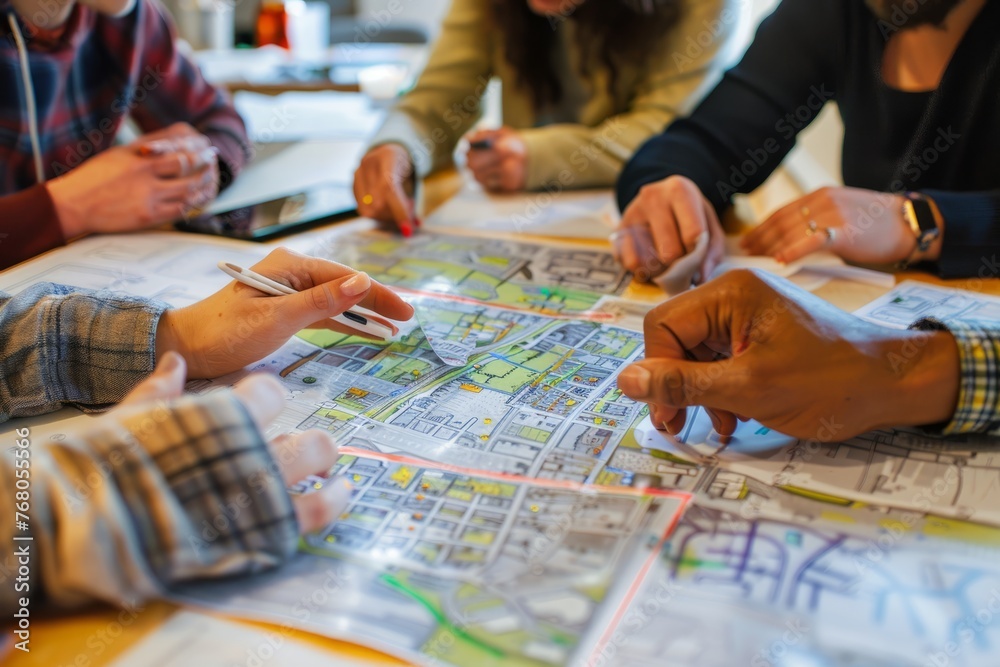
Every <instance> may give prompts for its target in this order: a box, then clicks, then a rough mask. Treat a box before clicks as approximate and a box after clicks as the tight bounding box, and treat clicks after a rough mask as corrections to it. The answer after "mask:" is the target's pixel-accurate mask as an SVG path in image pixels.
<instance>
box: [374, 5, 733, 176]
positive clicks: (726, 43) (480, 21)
mask: <svg viewBox="0 0 1000 667" xmlns="http://www.w3.org/2000/svg"><path fill="white" fill-rule="evenodd" d="M521 1H522V2H523V1H524V0H521ZM600 1H607V0H600ZM743 5H746V3H745V2H741V1H740V0H688V4H687V7H686V8H685V10H684V13H683V15H682V19H681V23H680V24H679V25H678V26H677V28H675V29H674V30H673V31H671V32H670V33H668V34H665V35H664V36H663V40H662V42H661V43H660V44H659V45H658V46H657V48H656V50H655V51H654V52H652V53H650V56H649V59H648V60H647V61H646V62H645V63H643V66H642V67H622V68H619V72H618V76H617V80H616V81H615V82H614V86H613V90H614V93H613V94H611V93H610V92H609V88H608V77H609V75H610V72H609V71H608V69H607V68H605V67H603V66H602V65H600V63H599V61H598V62H595V63H594V65H593V66H592V67H591V68H590V74H589V75H588V76H587V77H583V76H582V75H581V74H580V69H581V68H580V63H581V59H582V58H584V57H586V56H585V54H584V53H583V52H582V51H581V49H579V48H578V47H577V41H576V38H575V34H574V31H575V29H576V26H575V25H574V22H573V20H572V18H571V17H570V18H569V19H567V20H563V21H561V22H560V23H558V27H557V28H556V32H557V37H558V38H559V40H560V44H562V45H563V47H562V48H561V49H560V53H559V57H557V59H556V62H555V66H556V69H557V71H558V72H559V74H560V76H561V78H562V80H563V82H564V90H565V93H566V94H565V95H564V99H563V102H562V103H561V104H560V105H559V106H558V107H556V108H554V109H547V110H546V111H545V113H544V116H545V117H539V114H538V113H536V110H535V108H534V104H533V102H532V97H531V93H530V91H528V90H527V89H525V88H523V87H522V86H519V85H518V81H517V73H516V72H515V71H514V69H513V68H512V67H511V66H510V64H509V63H508V61H507V58H506V55H505V52H504V39H503V36H502V35H500V34H498V30H497V26H496V24H495V21H494V20H493V16H492V10H491V5H490V3H489V2H488V1H487V0H453V2H452V6H451V9H450V10H449V12H448V15H447V16H446V18H445V20H444V25H443V27H442V31H441V36H440V38H439V39H438V41H437V43H436V44H435V45H434V48H433V51H432V53H431V56H430V58H429V60H428V63H427V67H426V69H425V70H424V72H423V74H422V75H421V77H420V79H419V80H418V82H417V84H416V86H415V88H414V89H413V90H412V91H410V92H409V93H408V94H406V95H405V96H404V97H402V98H401V99H400V100H399V102H398V103H397V104H396V106H395V108H394V109H393V111H392V112H391V113H390V114H389V117H388V118H387V120H386V122H385V124H384V125H383V127H382V128H381V130H380V131H379V132H378V134H377V135H376V137H375V139H374V141H373V142H372V145H373V146H374V145H380V144H386V143H399V144H402V145H403V146H405V147H406V148H407V149H408V150H409V152H410V155H411V156H412V158H413V161H414V164H415V166H416V170H417V174H418V175H419V176H421V177H423V176H426V175H427V174H428V173H430V172H432V171H434V170H436V169H438V168H440V167H442V166H446V165H448V164H450V163H451V158H452V154H453V152H454V149H455V145H456V144H457V143H458V141H459V139H461V137H462V136H463V135H464V134H465V133H466V132H468V131H469V130H470V129H472V127H473V126H474V125H475V124H476V122H477V121H478V119H479V117H480V115H481V109H480V102H481V98H482V95H483V93H484V92H485V90H486V86H487V84H488V83H489V81H490V79H491V78H492V77H496V78H498V79H499V80H500V81H501V82H502V88H503V122H504V124H505V125H508V126H510V127H513V128H515V129H518V130H521V131H522V136H523V137H524V140H525V142H526V144H527V147H528V174H527V187H528V189H532V190H535V189H539V188H542V187H543V186H546V185H550V184H554V182H559V183H560V184H561V186H562V187H574V188H586V187H607V186H611V185H613V184H614V182H615V179H616V178H617V176H618V172H619V171H621V169H622V167H623V166H624V164H625V162H626V161H627V160H628V159H629V157H631V155H632V153H633V152H635V150H636V149H637V148H638V147H639V146H640V145H641V144H642V143H643V142H645V141H646V139H648V138H649V137H651V136H653V135H655V134H658V133H659V132H661V131H663V129H664V128H665V127H666V126H667V125H668V124H669V123H670V122H671V121H673V120H674V118H676V117H677V116H678V115H683V114H686V113H687V112H688V111H690V110H691V109H692V108H693V107H694V105H695V104H697V102H698V101H699V100H700V98H701V97H702V96H703V95H704V94H705V93H707V92H708V90H710V89H711V86H712V85H714V84H715V82H716V81H718V78H719V76H720V75H721V73H722V70H723V69H724V67H725V66H726V65H728V64H731V63H732V62H733V61H734V59H735V58H736V57H738V56H739V53H736V52H735V51H736V50H737V49H739V47H740V44H739V42H741V41H742V40H741V39H740V36H741V33H742V30H741V28H742V27H745V26H746V21H747V20H748V18H749V17H748V12H746V11H742V10H741V7H742V6H743ZM590 57H593V54H591V55H590Z"/></svg>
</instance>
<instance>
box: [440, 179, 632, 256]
mask: <svg viewBox="0 0 1000 667" xmlns="http://www.w3.org/2000/svg"><path fill="white" fill-rule="evenodd" d="M465 178H466V183H465V185H464V187H463V188H462V190H461V191H460V192H459V193H458V194H457V195H456V196H455V197H453V198H452V199H451V200H449V201H448V202H447V203H446V204H444V205H443V206H441V207H440V208H439V209H437V210H436V211H434V213H433V214H432V215H429V216H427V219H426V223H427V224H428V225H429V226H432V227H459V228H462V229H470V230H475V231H478V232H484V233H491V232H502V233H518V234H533V235H538V236H559V237H563V238H572V239H599V240H602V241H605V240H607V238H608V236H609V235H610V234H611V233H612V232H613V231H614V230H615V227H616V226H617V225H618V220H619V219H620V217H619V215H618V208H617V206H616V204H615V200H614V195H613V193H612V192H611V191H610V190H587V191H581V192H561V193H559V194H558V195H556V196H553V195H552V194H549V193H547V192H530V193H522V194H513V195H495V194H489V193H487V192H485V191H484V190H483V189H482V187H480V185H479V184H478V183H477V182H475V181H474V180H472V179H471V177H469V176H466V177H465Z"/></svg>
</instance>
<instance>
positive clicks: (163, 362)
mask: <svg viewBox="0 0 1000 667" xmlns="http://www.w3.org/2000/svg"><path fill="white" fill-rule="evenodd" d="M183 361H184V358H183V357H182V356H181V355H179V354H177V353H176V352H174V351H173V350H171V351H169V352H167V353H166V354H164V355H163V357H162V358H160V363H158V364H157V365H156V372H157V373H164V374H170V373H173V372H174V371H176V370H177V368H178V367H179V366H180V365H181V362H183Z"/></svg>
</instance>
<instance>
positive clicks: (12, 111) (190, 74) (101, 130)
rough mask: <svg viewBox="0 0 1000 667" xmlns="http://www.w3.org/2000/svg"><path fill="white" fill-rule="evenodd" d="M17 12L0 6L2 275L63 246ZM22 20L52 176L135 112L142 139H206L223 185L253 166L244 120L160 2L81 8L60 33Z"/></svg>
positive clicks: (2, 0) (3, 2)
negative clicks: (39, 173)
mask: <svg viewBox="0 0 1000 667" xmlns="http://www.w3.org/2000/svg"><path fill="white" fill-rule="evenodd" d="M12 12H13V9H12V8H11V7H10V6H9V0H0V19H2V21H0V269H3V268H6V267H8V266H10V265H12V264H15V263H17V262H20V261H22V260H24V259H27V258H29V257H32V256H34V255H36V254H38V253H40V252H43V251H45V250H48V249H50V248H53V247H56V246H58V245H61V244H62V243H63V242H64V238H63V234H62V230H61V228H60V225H59V219H58V217H57V215H56V211H55V208H54V206H53V203H52V200H51V198H50V197H49V194H48V190H47V189H46V187H45V186H44V184H42V185H39V184H38V183H37V182H36V179H35V170H34V163H33V158H32V152H31V141H30V138H29V132H28V116H27V110H26V103H25V96H24V82H22V80H21V75H20V66H19V61H18V55H17V48H16V45H15V42H14V38H13V35H12V34H11V31H10V27H9V25H8V22H7V15H8V13H12ZM20 23H21V29H22V32H23V34H24V37H25V41H26V42H27V46H28V52H29V54H30V56H29V61H30V63H31V73H32V79H33V80H34V90H35V97H36V101H37V106H38V125H39V134H40V139H41V152H42V162H43V165H44V168H45V172H46V177H47V178H52V177H55V176H58V175H60V174H63V173H66V172H67V171H69V170H71V169H73V168H74V167H76V166H78V165H79V164H81V163H82V162H84V161H85V160H87V159H88V158H89V157H92V156H93V155H95V154H97V153H100V152H101V151H103V150H105V149H107V148H109V147H110V146H111V145H112V144H113V143H114V139H115V136H116V134H117V133H118V130H119V129H120V127H121V125H122V122H123V121H124V119H125V117H126V116H129V115H131V117H132V118H134V119H135V121H136V122H137V123H138V125H139V126H140V127H141V128H142V130H143V131H144V132H150V131H153V130H158V129H161V128H164V127H167V126H169V125H172V124H173V123H177V122H187V123H190V124H191V125H192V126H194V127H195V128H196V129H197V130H198V131H200V132H202V133H203V134H205V135H206V136H208V137H209V139H210V140H211V141H212V143H213V144H214V145H215V146H216V148H218V150H219V162H220V167H221V172H222V182H223V184H225V183H228V182H229V181H231V179H232V178H233V177H234V176H235V175H236V174H237V173H238V172H239V171H240V169H241V168H242V167H243V165H244V164H245V163H246V161H247V158H248V155H249V150H250V149H249V140H248V139H247V135H246V128H245V127H244V125H243V121H242V120H241V119H240V117H239V115H237V113H236V110H235V109H234V108H233V106H232V105H231V104H230V102H229V100H228V99H227V97H226V96H225V94H224V93H222V92H221V91H220V90H218V89H217V88H215V87H213V86H211V85H210V84H208V83H207V82H206V81H205V79H204V78H203V77H202V76H201V73H200V72H199V71H198V68H197V67H196V66H195V65H194V64H193V63H192V62H191V61H190V60H189V59H188V58H186V57H185V56H184V55H183V54H181V53H180V52H179V51H178V50H177V48H176V45H175V30H174V26H173V23H172V21H171V20H170V18H169V17H168V16H167V14H166V12H165V11H164V10H163V8H162V7H161V6H160V5H159V4H157V3H156V1H155V0H138V2H137V5H136V7H135V9H133V10H132V11H131V12H129V13H128V14H127V15H126V16H123V17H119V18H112V17H108V16H104V15H102V14H98V13H96V12H94V11H93V10H91V9H88V8H86V7H81V6H80V5H77V6H76V7H75V8H74V9H73V11H72V14H71V15H70V18H69V20H68V21H67V23H66V24H65V25H64V26H63V27H62V28H60V29H59V30H56V31H42V30H39V29H37V28H35V27H33V26H31V25H30V24H28V23H26V22H25V21H21V22H20Z"/></svg>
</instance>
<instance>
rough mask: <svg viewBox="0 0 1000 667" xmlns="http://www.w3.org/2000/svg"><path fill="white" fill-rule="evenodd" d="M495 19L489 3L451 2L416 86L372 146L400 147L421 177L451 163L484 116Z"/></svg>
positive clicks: (491, 71) (490, 70) (482, 1)
mask: <svg viewBox="0 0 1000 667" xmlns="http://www.w3.org/2000/svg"><path fill="white" fill-rule="evenodd" d="M491 18H492V17H491V9H490V3H489V2H486V1H485V0H453V2H452V5H451V9H450V10H449V11H448V14H447V16H446V17H445V19H444V23H443V25H442V28H441V35H440V37H439V38H438V40H437V43H436V44H435V46H434V49H433V50H432V52H431V55H430V58H429V59H428V61H427V66H426V67H425V68H424V72H423V74H421V76H420V79H419V80H418V81H417V85H416V86H415V87H414V89H413V90H412V91H410V92H409V93H407V94H406V95H405V96H404V97H403V98H402V99H400V101H399V102H398V103H397V104H396V106H395V107H394V108H393V110H392V112H390V114H389V116H388V118H387V119H386V122H385V124H384V125H383V126H382V128H381V129H380V130H379V131H378V133H377V134H376V136H375V138H374V139H373V140H372V143H371V145H372V146H378V145H381V144H389V143H397V144H402V145H403V146H405V147H406V149H407V150H408V151H409V153H410V156H411V158H412V159H413V163H414V165H415V167H416V171H417V175H418V176H420V177H423V176H426V175H427V174H429V173H431V172H432V171H434V170H436V169H438V168H441V167H443V166H446V165H447V164H449V163H450V161H451V156H452V152H453V151H454V149H455V145H456V144H457V143H458V140H459V139H461V138H462V136H463V135H464V134H465V133H466V132H468V131H469V130H470V129H472V127H473V125H475V123H476V121H477V120H478V119H479V117H480V115H481V113H482V112H481V101H482V96H483V94H484V93H485V92H486V87H487V86H488V85H489V82H490V77H492V75H493V68H492V64H491V54H492V50H493V49H492V46H491V25H490V24H491Z"/></svg>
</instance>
